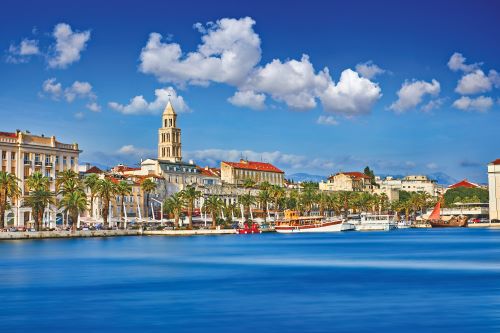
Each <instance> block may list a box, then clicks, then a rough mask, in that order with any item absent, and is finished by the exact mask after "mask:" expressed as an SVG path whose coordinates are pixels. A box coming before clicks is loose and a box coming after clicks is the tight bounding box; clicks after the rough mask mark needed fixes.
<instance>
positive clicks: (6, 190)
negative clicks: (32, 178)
mask: <svg viewBox="0 0 500 333" xmlns="http://www.w3.org/2000/svg"><path fill="white" fill-rule="evenodd" d="M18 182H19V178H17V177H16V176H15V175H13V174H11V173H7V172H5V171H0V229H3V228H4V227H5V211H6V210H7V208H8V207H9V199H10V200H11V201H12V200H15V199H17V198H19V197H20V196H21V189H20V188H19V185H18Z"/></svg>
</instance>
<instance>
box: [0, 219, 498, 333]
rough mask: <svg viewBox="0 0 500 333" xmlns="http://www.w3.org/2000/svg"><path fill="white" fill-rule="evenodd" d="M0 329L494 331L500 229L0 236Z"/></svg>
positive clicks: (18, 330) (112, 330)
mask: <svg viewBox="0 0 500 333" xmlns="http://www.w3.org/2000/svg"><path fill="white" fill-rule="evenodd" d="M0 255H1V258H2V259H1V261H0V331H1V332H128V331H130V332H253V333H256V332H257V333H258V332H500V230H474V229H453V230H445V229H443V230H431V229H424V230H414V229H412V230H400V231H393V232H370V233H361V232H350V233H349V232H345V233H333V234H310V235H306V234H300V235H279V234H264V235H235V236H198V237H176V238H174V237H119V238H108V239H98V238H94V239H71V240H34V241H4V242H0Z"/></svg>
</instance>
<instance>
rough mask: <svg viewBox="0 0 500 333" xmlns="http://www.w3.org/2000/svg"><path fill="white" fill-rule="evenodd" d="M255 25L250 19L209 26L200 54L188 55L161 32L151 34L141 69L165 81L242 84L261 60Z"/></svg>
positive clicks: (222, 22)
mask: <svg viewBox="0 0 500 333" xmlns="http://www.w3.org/2000/svg"><path fill="white" fill-rule="evenodd" d="M254 24H255V21H254V20H253V19H251V18H250V17H245V18H241V19H229V18H223V19H221V20H218V21H217V22H216V23H214V24H213V25H209V26H207V27H206V33H205V34H203V36H202V43H201V44H200V45H198V49H197V51H194V52H189V53H187V54H186V55H184V54H183V52H182V50H181V47H180V45H179V44H176V43H163V42H162V41H161V39H162V36H161V35H160V34H159V33H151V34H150V36H149V40H148V42H147V44H146V46H145V47H144V48H143V49H142V51H141V55H140V60H141V63H140V65H139V70H140V71H141V72H143V73H146V74H153V75H155V76H156V77H157V78H158V79H159V80H160V81H161V82H174V83H176V84H185V83H191V84H208V83H209V82H210V81H214V82H219V83H229V84H233V85H235V84H239V83H241V82H242V81H243V80H244V79H245V78H246V77H247V76H248V74H249V72H250V71H251V70H252V69H253V67H254V66H255V65H256V64H257V63H258V62H259V61H260V57H261V49H260V38H259V36H258V35H257V34H256V33H255V32H254V31H253V25H254ZM196 26H197V27H198V30H201V29H200V25H196ZM202 31H203V30H202Z"/></svg>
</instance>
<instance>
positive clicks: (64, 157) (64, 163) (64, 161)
mask: <svg viewBox="0 0 500 333" xmlns="http://www.w3.org/2000/svg"><path fill="white" fill-rule="evenodd" d="M63 165H66V156H63Z"/></svg>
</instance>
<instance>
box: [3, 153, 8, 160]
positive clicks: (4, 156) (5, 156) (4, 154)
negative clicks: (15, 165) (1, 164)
mask: <svg viewBox="0 0 500 333" xmlns="http://www.w3.org/2000/svg"><path fill="white" fill-rule="evenodd" d="M6 159H7V152H6V151H3V152H2V160H6Z"/></svg>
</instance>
